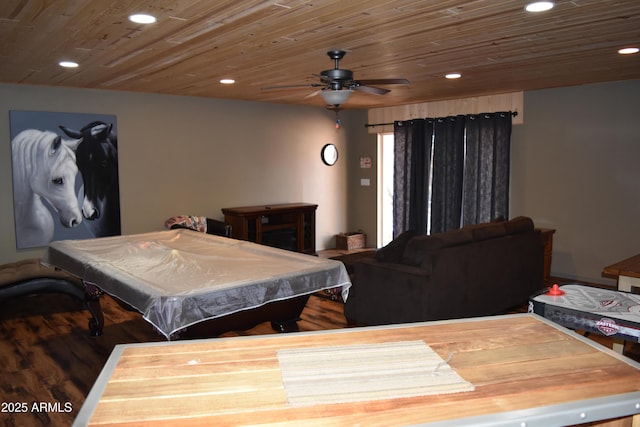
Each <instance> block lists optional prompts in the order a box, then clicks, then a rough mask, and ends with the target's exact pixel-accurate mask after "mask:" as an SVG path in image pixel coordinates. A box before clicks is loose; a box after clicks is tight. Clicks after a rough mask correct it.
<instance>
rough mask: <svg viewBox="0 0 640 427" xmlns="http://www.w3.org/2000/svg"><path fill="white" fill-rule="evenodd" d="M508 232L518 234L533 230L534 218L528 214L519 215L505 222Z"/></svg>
mask: <svg viewBox="0 0 640 427" xmlns="http://www.w3.org/2000/svg"><path fill="white" fill-rule="evenodd" d="M504 225H505V227H506V228H507V233H509V234H518V233H524V232H527V231H531V230H533V220H532V219H531V218H529V217H527V216H517V217H515V218H512V219H510V220H509V221H507V222H505V223H504Z"/></svg>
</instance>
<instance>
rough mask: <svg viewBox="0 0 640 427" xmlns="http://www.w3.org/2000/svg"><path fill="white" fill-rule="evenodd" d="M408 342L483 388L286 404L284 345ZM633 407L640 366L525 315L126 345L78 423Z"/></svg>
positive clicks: (477, 416)
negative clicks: (432, 353)
mask: <svg viewBox="0 0 640 427" xmlns="http://www.w3.org/2000/svg"><path fill="white" fill-rule="evenodd" d="M410 340H424V342H425V343H426V344H428V345H429V346H430V347H431V348H432V349H433V350H434V351H436V352H437V353H438V354H439V355H440V357H442V358H443V359H447V358H448V356H449V355H450V354H451V353H452V352H455V353H453V356H452V358H451V360H450V361H449V365H450V366H451V367H452V368H453V369H455V370H456V371H457V373H458V374H459V375H460V376H461V377H462V378H463V379H465V380H466V381H469V382H471V383H472V384H473V385H474V386H475V390H474V391H468V392H463V393H456V394H442V395H435V396H422V397H411V398H401V399H387V400H378V401H369V402H358V403H341V404H331V405H316V406H307V407H291V406H288V404H287V400H286V393H285V389H284V386H283V384H282V380H281V372H280V368H279V364H278V359H277V351H278V350H281V349H290V348H310V347H326V346H344V345H354V344H371V343H386V342H399V341H410ZM636 414H640V365H639V364H637V363H635V362H633V361H631V360H630V359H627V358H624V357H623V356H620V355H618V354H616V353H614V352H612V351H610V350H608V349H605V348H604V347H601V346H599V345H598V344H595V343H593V342H591V341H589V340H587V339H585V338H584V337H581V336H579V335H577V334H575V333H573V332H571V331H569V330H566V329H564V328H562V327H560V326H556V325H555V324H552V323H551V322H549V321H547V320H545V319H543V318H541V317H539V316H536V315H533V314H517V315H509V316H497V317H487V318H477V319H462V320H453V321H442V322H427V323H416V324H407V325H393V326H388V327H371V328H353V329H343V330H335V331H321V332H307V333H293V334H281V335H267V336H251V337H238V338H222V339H220V338H219V339H208V340H197V341H184V342H180V341H178V342H171V343H147V344H130V345H118V346H116V348H115V349H114V352H113V354H112V355H111V357H110V359H109V360H108V361H107V364H106V365H105V367H104V369H103V371H102V373H101V374H100V377H99V378H98V380H97V381H96V384H95V385H94V387H93V389H92V390H91V392H90V394H89V396H88V397H87V400H86V401H85V404H84V405H83V407H82V409H81V411H80V413H79V414H78V418H77V419H76V423H75V425H87V424H88V425H109V426H134V425H135V426H138V425H142V424H144V425H146V426H149V425H171V426H185V425H207V426H212V425H215V426H221V425H267V424H276V423H277V424H278V425H291V426H301V425H304V426H311V425H322V426H327V425H357V424H360V425H366V426H371V425H384V426H392V425H410V424H422V423H435V425H438V426H453V425H475V426H482V425H486V426H498V425H505V426H506V425H514V426H521V425H526V426H527V427H533V426H545V427H548V426H553V425H571V424H580V423H587V422H593V421H599V420H605V419H611V418H617V417H623V416H624V417H633V416H634V415H635V417H634V419H633V421H635V422H636V423H637V422H640V420H639V418H640V415H636ZM469 417H473V418H469ZM628 421H629V424H628V425H631V422H632V421H631V418H629V420H628ZM618 422H619V421H618ZM617 425H620V424H617ZM634 425H636V424H634Z"/></svg>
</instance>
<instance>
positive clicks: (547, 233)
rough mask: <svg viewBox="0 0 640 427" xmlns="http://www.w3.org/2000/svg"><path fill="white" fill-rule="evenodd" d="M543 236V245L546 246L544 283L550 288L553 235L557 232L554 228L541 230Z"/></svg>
mask: <svg viewBox="0 0 640 427" xmlns="http://www.w3.org/2000/svg"><path fill="white" fill-rule="evenodd" d="M538 230H540V235H541V236H542V244H543V245H544V283H545V285H547V286H549V285H550V284H551V256H552V254H553V234H554V233H555V232H556V230H554V229H553V228H539V229H538Z"/></svg>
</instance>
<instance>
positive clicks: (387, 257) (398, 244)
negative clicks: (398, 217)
mask: <svg viewBox="0 0 640 427" xmlns="http://www.w3.org/2000/svg"><path fill="white" fill-rule="evenodd" d="M416 234H417V233H416V232H415V231H414V230H408V231H405V232H404V233H402V234H400V235H399V236H398V237H396V238H395V239H393V240H392V241H391V242H389V244H387V245H386V246H384V247H382V248H380V249H378V250H377V251H376V255H375V257H376V259H377V260H378V261H381V262H400V260H401V259H402V255H403V253H404V250H405V246H406V245H407V243H408V242H409V240H411V239H412V238H413V237H414V236H415V235H416Z"/></svg>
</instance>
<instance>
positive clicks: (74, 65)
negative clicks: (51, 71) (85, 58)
mask: <svg viewBox="0 0 640 427" xmlns="http://www.w3.org/2000/svg"><path fill="white" fill-rule="evenodd" d="M58 65H59V66H61V67H64V68H78V63H77V62H73V61H60V62H58Z"/></svg>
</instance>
